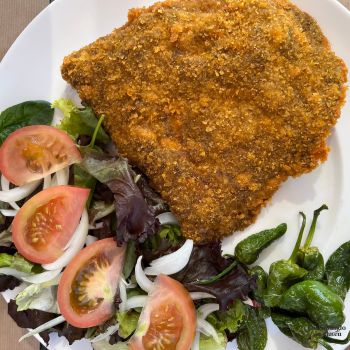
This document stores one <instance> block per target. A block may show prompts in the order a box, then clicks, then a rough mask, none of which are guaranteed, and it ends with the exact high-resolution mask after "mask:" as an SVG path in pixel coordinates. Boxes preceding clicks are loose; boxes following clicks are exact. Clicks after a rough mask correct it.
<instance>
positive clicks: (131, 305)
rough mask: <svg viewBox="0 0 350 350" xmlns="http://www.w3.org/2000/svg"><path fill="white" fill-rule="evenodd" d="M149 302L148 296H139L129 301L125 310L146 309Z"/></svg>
mask: <svg viewBox="0 0 350 350" xmlns="http://www.w3.org/2000/svg"><path fill="white" fill-rule="evenodd" d="M146 302H147V295H137V296H135V297H131V298H129V299H128V300H127V302H126V304H125V310H130V309H136V308H137V307H144V306H145V305H146Z"/></svg>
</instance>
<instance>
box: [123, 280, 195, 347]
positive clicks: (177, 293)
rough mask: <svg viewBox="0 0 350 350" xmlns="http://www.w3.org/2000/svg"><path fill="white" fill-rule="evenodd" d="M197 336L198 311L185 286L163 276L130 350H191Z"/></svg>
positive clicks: (157, 284)
mask: <svg viewBox="0 0 350 350" xmlns="http://www.w3.org/2000/svg"><path fill="white" fill-rule="evenodd" d="M195 332H196V309H195V306H194V304H193V301H192V299H191V297H190V295H189V293H188V292H187V290H186V289H185V288H184V286H183V285H182V284H181V283H179V282H177V281H175V280H174V279H172V278H170V277H168V276H165V275H159V276H158V277H157V279H156V282H155V289H154V291H153V292H151V294H150V295H149V297H148V301H147V304H146V306H145V307H144V308H143V310H142V313H141V316H140V319H139V323H138V326H137V330H136V332H135V335H134V336H133V338H132V339H131V341H130V343H129V349H130V350H155V349H166V350H189V349H190V348H191V345H192V343H193V340H194V337H195Z"/></svg>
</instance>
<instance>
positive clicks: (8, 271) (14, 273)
mask: <svg viewBox="0 0 350 350" xmlns="http://www.w3.org/2000/svg"><path fill="white" fill-rule="evenodd" d="M0 275H8V276H13V277H16V278H18V279H23V278H24V277H30V276H33V275H32V274H29V273H26V272H22V271H18V270H16V269H11V268H10V267H1V268H0Z"/></svg>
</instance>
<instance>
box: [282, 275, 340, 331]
mask: <svg viewBox="0 0 350 350" xmlns="http://www.w3.org/2000/svg"><path fill="white" fill-rule="evenodd" d="M279 307H280V308H281V309H284V310H287V311H291V312H298V313H302V314H307V315H308V316H309V318H310V320H311V321H313V322H314V323H316V324H317V325H318V326H320V327H328V328H336V327H340V326H341V325H342V324H343V323H344V320H345V316H344V312H343V309H344V303H343V300H342V298H341V297H340V296H339V295H337V294H335V293H334V292H333V291H332V289H331V288H329V287H328V286H326V285H325V284H323V283H321V282H319V281H312V280H309V281H302V282H298V283H296V284H294V285H293V286H291V287H290V288H289V289H288V290H287V291H286V292H285V293H284V294H283V295H282V298H281V300H280V303H279Z"/></svg>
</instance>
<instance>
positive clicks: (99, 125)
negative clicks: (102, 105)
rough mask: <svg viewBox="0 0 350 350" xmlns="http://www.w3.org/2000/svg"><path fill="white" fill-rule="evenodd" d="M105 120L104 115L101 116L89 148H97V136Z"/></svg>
mask: <svg viewBox="0 0 350 350" xmlns="http://www.w3.org/2000/svg"><path fill="white" fill-rule="evenodd" d="M103 119H105V116H104V115H101V117H100V118H99V119H98V122H97V125H96V127H95V130H94V133H93V135H92V139H91V142H90V144H89V146H88V147H90V148H93V147H94V146H95V142H96V138H97V134H98V131H99V130H100V128H101V125H102V122H103Z"/></svg>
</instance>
